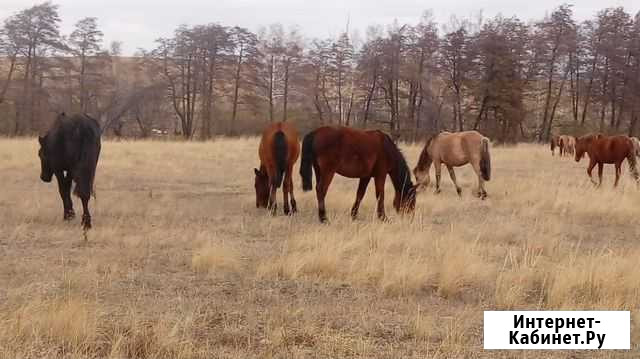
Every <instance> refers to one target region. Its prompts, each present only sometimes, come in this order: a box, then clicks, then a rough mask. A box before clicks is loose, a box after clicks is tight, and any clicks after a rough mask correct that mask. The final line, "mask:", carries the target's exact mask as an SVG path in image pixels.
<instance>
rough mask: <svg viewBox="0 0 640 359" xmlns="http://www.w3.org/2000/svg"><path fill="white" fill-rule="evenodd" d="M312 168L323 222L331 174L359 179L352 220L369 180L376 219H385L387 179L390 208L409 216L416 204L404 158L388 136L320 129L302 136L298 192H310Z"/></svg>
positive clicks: (347, 129)
mask: <svg viewBox="0 0 640 359" xmlns="http://www.w3.org/2000/svg"><path fill="white" fill-rule="evenodd" d="M312 168H313V171H315V173H316V195H317V198H318V216H319V217H320V221H321V222H326V221H327V214H326V210H325V205H324V199H325V196H326V195H327V190H328V189H329V185H330V184H331V180H332V179H333V176H334V174H336V173H337V174H339V175H341V176H344V177H348V178H359V179H360V183H359V185H358V192H357V194H356V201H355V203H354V204H353V207H352V209H351V217H352V218H353V219H355V218H356V217H357V215H358V208H359V207H360V202H361V201H362V197H364V194H365V192H366V190H367V185H368V184H369V181H370V180H371V178H373V179H374V182H375V186H376V198H377V200H378V218H380V219H381V220H386V218H387V217H386V215H385V212H384V183H385V180H386V178H387V175H389V176H390V177H391V181H392V182H393V187H394V188H395V191H396V195H395V199H394V200H393V206H394V208H395V209H396V211H398V212H399V213H412V212H413V210H414V208H415V203H416V188H415V186H414V185H413V183H412V182H411V172H410V171H409V167H408V166H407V163H406V161H405V159H404V156H403V155H402V153H401V152H400V150H399V149H398V147H397V146H396V145H395V144H394V143H393V141H392V139H391V138H390V137H389V135H387V134H385V133H383V132H381V131H361V130H355V129H352V128H348V127H320V128H318V129H316V130H315V131H313V132H311V133H309V134H308V135H306V136H305V137H304V140H303V142H302V162H301V165H300V175H301V176H302V189H303V190H304V191H310V190H311V189H312V179H311V176H312V172H313V171H312Z"/></svg>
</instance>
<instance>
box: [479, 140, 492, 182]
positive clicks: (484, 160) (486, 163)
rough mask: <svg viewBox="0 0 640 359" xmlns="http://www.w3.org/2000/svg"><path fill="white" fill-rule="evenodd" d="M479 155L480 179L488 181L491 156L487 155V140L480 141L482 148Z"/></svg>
mask: <svg viewBox="0 0 640 359" xmlns="http://www.w3.org/2000/svg"><path fill="white" fill-rule="evenodd" d="M481 151H482V152H481V153H480V173H481V174H482V179H484V180H485V181H488V180H490V179H491V154H490V153H489V139H488V138H486V137H485V138H483V139H482V148H481Z"/></svg>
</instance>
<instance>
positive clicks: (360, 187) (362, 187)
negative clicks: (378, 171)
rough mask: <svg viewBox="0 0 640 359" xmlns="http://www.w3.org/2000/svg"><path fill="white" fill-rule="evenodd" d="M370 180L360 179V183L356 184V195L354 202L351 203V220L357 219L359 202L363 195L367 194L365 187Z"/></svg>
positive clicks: (368, 178)
mask: <svg viewBox="0 0 640 359" xmlns="http://www.w3.org/2000/svg"><path fill="white" fill-rule="evenodd" d="M370 180H371V177H365V178H360V182H359V183H358V192H357V193H356V201H355V202H354V203H353V207H352V208H351V219H353V220H355V219H356V217H358V209H360V202H362V198H363V197H364V194H365V193H367V186H368V185H369V181H370Z"/></svg>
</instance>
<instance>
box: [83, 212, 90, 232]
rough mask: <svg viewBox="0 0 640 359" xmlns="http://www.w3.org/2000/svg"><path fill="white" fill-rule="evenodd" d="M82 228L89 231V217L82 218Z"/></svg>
mask: <svg viewBox="0 0 640 359" xmlns="http://www.w3.org/2000/svg"><path fill="white" fill-rule="evenodd" d="M82 228H83V229H84V230H85V231H86V230H89V229H91V217H90V216H82Z"/></svg>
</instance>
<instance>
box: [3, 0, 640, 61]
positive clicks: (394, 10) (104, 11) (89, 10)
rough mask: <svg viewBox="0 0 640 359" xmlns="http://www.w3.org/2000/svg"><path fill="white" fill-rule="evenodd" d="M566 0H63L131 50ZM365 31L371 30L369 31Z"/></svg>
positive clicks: (19, 4)
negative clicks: (230, 33)
mask: <svg viewBox="0 0 640 359" xmlns="http://www.w3.org/2000/svg"><path fill="white" fill-rule="evenodd" d="M41 2H43V0H40V1H33V0H1V1H0V19H4V18H6V17H7V16H10V15H12V14H14V13H15V12H17V11H19V10H21V9H24V8H26V7H29V6H31V5H34V4H37V3H41ZM564 2H567V1H562V0H558V1H556V0H537V1H519V0H447V1H442V0H440V1H426V0H422V1H420V0H307V1H305V0H173V1H165V0H57V1H53V3H55V4H58V5H59V6H60V8H59V12H60V16H61V18H62V31H63V33H64V34H68V33H70V31H71V28H72V27H73V24H74V23H75V22H76V21H78V20H79V19H81V18H83V17H87V16H93V17H97V18H98V19H99V24H100V27H101V30H102V31H103V32H104V34H105V37H104V39H105V44H104V45H105V46H107V45H108V44H109V43H110V42H111V41H113V40H119V41H122V42H123V45H124V47H123V49H124V52H125V54H132V53H133V52H135V50H136V49H137V48H140V47H142V48H147V49H149V48H152V47H153V46H154V40H155V39H157V38H158V37H164V36H170V35H171V33H172V32H173V30H174V29H175V28H176V27H177V26H178V25H180V24H206V23H219V24H221V25H226V26H231V25H238V26H242V27H246V28H248V29H250V30H252V31H257V30H258V29H259V27H260V26H261V25H269V24H272V23H277V22H279V23H282V24H283V25H285V26H290V25H299V26H300V28H301V29H302V32H303V34H304V35H305V36H307V37H322V38H325V37H333V36H335V35H336V34H338V33H339V32H340V31H342V30H343V29H344V28H345V26H346V23H347V19H349V22H350V29H351V30H352V31H358V32H359V33H360V34H364V31H365V29H366V27H367V26H368V25H371V24H382V25H386V24H390V23H392V22H393V21H394V20H396V19H397V20H398V21H399V22H400V23H405V22H408V23H416V22H417V21H418V20H419V18H420V16H421V14H422V12H423V11H425V10H432V11H433V14H434V17H435V19H436V20H437V21H438V22H439V23H445V22H447V21H448V20H449V19H450V17H451V16H452V15H456V16H457V17H467V16H471V15H473V14H477V13H478V11H480V10H482V11H483V14H484V17H485V18H491V17H493V16H495V15H496V14H499V13H501V14H502V15H504V16H512V15H517V16H518V17H519V18H520V19H521V20H523V21H528V20H533V19H536V20H537V19H541V18H542V17H544V15H545V14H547V13H549V12H550V11H551V10H552V9H554V8H555V7H557V6H558V5H560V4H562V3H564ZM573 4H574V8H573V10H574V17H575V18H576V19H577V20H584V19H587V18H590V17H592V16H593V15H594V14H595V13H596V12H597V11H598V10H601V9H603V8H605V7H612V6H623V7H625V9H626V10H627V11H628V12H630V13H631V14H632V15H635V14H636V13H637V12H638V11H639V10H640V1H639V0H633V1H632V0H574V1H573ZM362 36H364V35H362Z"/></svg>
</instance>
